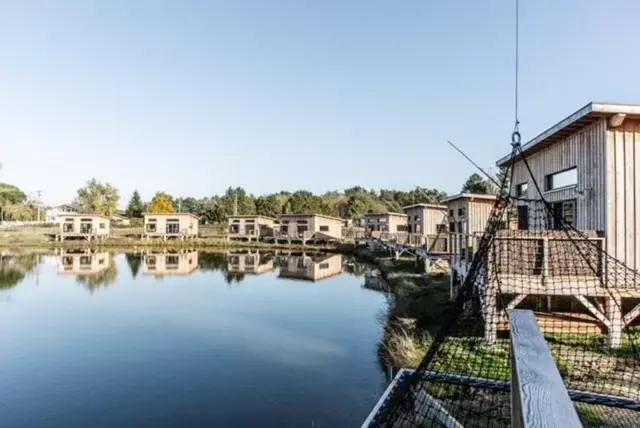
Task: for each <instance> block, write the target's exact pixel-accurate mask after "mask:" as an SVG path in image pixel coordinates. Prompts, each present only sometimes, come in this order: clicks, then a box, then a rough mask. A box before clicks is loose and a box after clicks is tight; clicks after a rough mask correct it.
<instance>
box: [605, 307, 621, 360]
mask: <svg viewBox="0 0 640 428" xmlns="http://www.w3.org/2000/svg"><path fill="white" fill-rule="evenodd" d="M606 309H607V318H608V319H609V323H611V326H610V327H609V336H608V338H607V339H608V343H609V346H611V347H612V348H614V349H617V348H620V347H621V346H622V329H623V327H624V324H623V320H622V299H621V298H620V297H607V298H606Z"/></svg>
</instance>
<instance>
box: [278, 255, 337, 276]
mask: <svg viewBox="0 0 640 428" xmlns="http://www.w3.org/2000/svg"><path fill="white" fill-rule="evenodd" d="M341 273H342V255H341V254H329V255H327V254H323V255H307V254H302V255H299V256H288V257H286V258H285V260H284V263H283V264H282V265H281V267H280V274H279V278H289V279H301V280H307V281H320V280H323V279H327V278H330V277H333V276H336V275H340V274H341Z"/></svg>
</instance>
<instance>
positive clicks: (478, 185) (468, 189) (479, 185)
mask: <svg viewBox="0 0 640 428" xmlns="http://www.w3.org/2000/svg"><path fill="white" fill-rule="evenodd" d="M489 187H490V186H489V180H485V179H483V178H482V177H481V176H480V175H479V174H477V173H473V174H471V175H470V176H469V178H468V179H467V181H466V182H465V183H464V186H462V192H463V193H480V194H487V193H488V192H489Z"/></svg>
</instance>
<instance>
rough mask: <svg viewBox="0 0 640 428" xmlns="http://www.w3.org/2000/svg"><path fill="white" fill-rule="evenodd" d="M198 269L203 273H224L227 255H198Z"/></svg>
mask: <svg viewBox="0 0 640 428" xmlns="http://www.w3.org/2000/svg"><path fill="white" fill-rule="evenodd" d="M198 267H199V268H200V270H203V271H226V270H227V255H226V254H225V253H200V254H198Z"/></svg>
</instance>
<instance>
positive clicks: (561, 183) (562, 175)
mask: <svg viewBox="0 0 640 428" xmlns="http://www.w3.org/2000/svg"><path fill="white" fill-rule="evenodd" d="M576 184H578V168H576V167H575V166H574V167H573V168H569V169H565V170H564V171H560V172H556V173H554V174H549V175H547V176H546V177H545V178H544V189H545V190H546V191H547V192H548V191H550V190H555V189H561V188H563V187H568V186H575V185H576Z"/></svg>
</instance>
